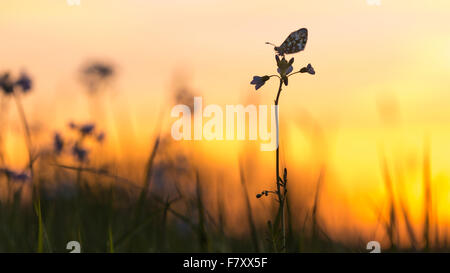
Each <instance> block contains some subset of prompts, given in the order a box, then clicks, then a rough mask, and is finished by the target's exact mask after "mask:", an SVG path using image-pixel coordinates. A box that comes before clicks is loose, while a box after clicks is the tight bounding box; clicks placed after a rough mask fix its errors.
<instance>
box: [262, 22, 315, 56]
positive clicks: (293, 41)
mask: <svg viewBox="0 0 450 273" xmlns="http://www.w3.org/2000/svg"><path fill="white" fill-rule="evenodd" d="M307 40H308V30H307V29H306V28H301V29H299V30H297V31H294V32H292V33H291V34H289V36H288V37H287V38H286V40H284V42H283V43H282V44H281V45H280V46H276V45H274V44H272V43H269V42H266V44H269V45H273V46H274V47H275V48H274V49H275V51H276V52H277V54H278V55H280V56H284V54H293V53H297V52H300V51H302V50H303V49H305V45H306V41H307Z"/></svg>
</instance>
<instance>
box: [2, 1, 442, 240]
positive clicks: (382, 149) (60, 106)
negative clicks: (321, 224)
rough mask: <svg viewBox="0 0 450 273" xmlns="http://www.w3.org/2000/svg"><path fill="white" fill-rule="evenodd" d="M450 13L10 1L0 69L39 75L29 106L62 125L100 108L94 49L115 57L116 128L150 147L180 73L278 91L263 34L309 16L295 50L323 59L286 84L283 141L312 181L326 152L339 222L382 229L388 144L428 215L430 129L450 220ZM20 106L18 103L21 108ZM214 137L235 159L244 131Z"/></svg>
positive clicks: (251, 96)
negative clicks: (425, 169)
mask: <svg viewBox="0 0 450 273" xmlns="http://www.w3.org/2000/svg"><path fill="white" fill-rule="evenodd" d="M449 14H450V1H448V0H433V1H421V0H381V5H379V6H378V5H370V4H368V2H367V1H366V0H342V1H334V0H328V1H323V0H318V1H303V0H295V1H291V0H285V1H281V2H280V1H266V0H259V1H237V0H226V1H225V0H223V1H213V0H189V1H187V0H178V1H172V0H168V1H153V0H126V1H125V0H122V1H120V0H81V3H80V5H79V6H69V5H68V4H67V2H66V0H39V1H35V0H14V1H1V2H0V33H1V34H2V35H1V37H2V38H1V41H0V72H3V71H11V72H13V73H15V74H18V73H19V72H20V71H22V70H24V71H26V72H28V73H29V74H30V75H31V76H32V77H33V79H34V83H35V88H34V90H33V92H32V93H31V94H29V95H27V96H26V98H24V103H25V105H26V111H27V114H28V115H29V117H30V121H31V122H32V123H34V124H39V125H40V126H41V127H43V129H44V130H45V131H46V132H47V136H49V135H50V134H51V133H52V132H53V131H54V130H62V129H64V128H65V125H66V124H67V122H68V121H70V120H77V121H80V122H82V121H86V120H89V119H90V118H91V117H90V112H89V111H90V110H89V103H88V102H87V99H86V93H85V91H84V90H83V86H82V85H81V84H80V83H79V77H78V73H79V70H80V68H81V67H82V65H83V64H85V63H86V61H89V60H107V61H110V62H111V63H113V64H114V65H115V66H116V67H117V70H118V72H117V77H116V78H115V80H114V82H113V84H112V85H111V87H109V89H110V90H109V94H108V95H107V96H106V97H107V98H106V99H105V100H106V101H107V102H106V103H105V105H106V106H105V109H107V110H106V111H110V114H111V115H114V116H115V117H116V119H117V124H116V126H117V127H118V128H124V129H122V130H121V129H118V130H117V131H118V133H117V134H118V135H122V138H121V139H122V140H121V141H122V142H123V143H122V144H121V145H122V149H124V148H123V147H133V150H139V151H145V153H143V154H142V155H139V153H138V152H137V155H136V156H138V157H139V156H142V157H144V158H145V156H146V155H147V154H146V152H147V151H148V149H149V147H150V145H151V142H150V141H149V139H151V135H152V133H153V132H154V130H155V127H156V121H157V120H158V119H159V118H160V113H161V112H162V113H165V114H166V117H165V120H166V122H165V123H164V125H163V126H164V128H165V129H167V130H168V129H170V122H171V120H170V118H169V117H168V116H167V115H168V114H167V113H169V111H170V108H171V107H172V105H173V100H172V93H171V90H172V89H173V88H174V84H176V83H174V82H176V81H177V80H179V79H180V78H181V79H183V84H185V85H187V86H189V88H191V89H192V90H193V92H194V93H195V94H196V95H201V96H203V99H204V103H207V104H219V105H226V104H249V103H259V104H271V103H272V101H273V99H274V96H275V92H276V88H277V83H276V82H275V81H273V82H270V83H268V84H266V85H265V86H264V87H262V88H261V89H259V90H258V91H255V90H254V88H253V86H251V85H250V84H249V83H250V81H251V79H252V76H253V75H261V76H262V75H265V74H273V73H276V65H275V58H274V51H273V47H272V46H269V45H265V44H264V43H265V42H267V41H269V42H272V43H275V44H281V43H282V41H283V40H284V39H285V38H286V37H287V35H288V34H289V33H290V32H292V31H294V30H297V29H299V28H301V27H306V28H308V30H309V37H308V42H307V45H306V48H305V50H304V51H302V52H300V53H297V54H294V55H292V56H293V57H294V58H295V62H294V68H295V69H299V68H301V67H303V66H305V65H307V64H308V63H311V64H312V65H313V66H314V68H315V70H316V75H314V76H311V75H305V74H301V75H299V76H298V77H293V78H291V79H290V81H289V86H288V87H286V88H285V90H284V93H283V94H282V97H281V100H280V104H281V107H280V115H281V119H282V130H284V131H283V132H285V135H283V136H282V138H281V141H282V144H281V147H282V151H283V154H284V158H285V159H284V160H285V163H286V165H287V166H288V167H289V166H290V167H291V168H292V169H296V171H298V172H299V173H300V174H301V175H300V174H299V176H298V177H303V178H305V179H306V181H311V183H312V182H314V183H315V181H316V180H317V177H318V175H319V173H320V169H321V167H322V166H326V184H325V185H326V186H325V188H324V192H323V202H324V203H323V208H322V212H321V213H322V215H323V217H324V221H325V222H326V223H327V225H329V227H333V228H335V230H337V231H336V232H337V233H338V231H339V230H340V229H339V228H342V227H345V226H347V225H349V224H348V223H343V221H342V219H343V218H342V217H349V218H351V219H352V220H353V221H351V223H352V224H354V225H355V226H358V227H364V228H365V230H367V232H369V233H370V232H372V231H373V223H374V222H376V213H375V212H374V207H373V204H375V203H376V204H377V206H379V207H383V201H382V200H383V197H384V196H385V189H384V184H383V176H382V169H381V167H380V157H381V155H382V153H384V154H385V155H386V157H387V158H388V162H389V164H390V166H391V169H392V171H393V172H395V171H399V170H402V171H401V172H402V173H403V178H404V180H405V185H404V189H403V193H404V195H405V196H406V197H405V198H406V199H407V202H408V204H409V205H410V209H411V214H412V217H413V219H414V221H416V222H417V223H419V222H420V220H421V217H422V216H421V215H422V207H421V206H422V177H423V174H422V164H423V162H422V161H423V150H424V142H425V139H426V137H429V141H430V147H431V165H432V181H433V183H434V185H435V188H434V190H435V194H436V196H437V197H436V198H437V200H438V201H436V204H435V205H436V210H437V211H438V215H439V221H440V222H442V223H443V224H445V225H447V224H450V209H448V202H449V201H450V195H449V194H450V161H449V159H448V157H449V154H450V141H449V139H450V127H449V125H450V108H449V106H448V105H449V102H450V92H449V91H450V77H449V71H450V35H449V33H450V16H449ZM111 109H113V110H111ZM15 115H16V113H15V111H13V110H12V109H11V110H10V119H11V120H14V119H16V118H17V117H16V116H15ZM9 127H10V128H13V129H14V126H13V125H9ZM109 129H111V128H109ZM19 133H20V132H19ZM19 133H17V132H16V131H15V130H11V132H10V133H8V137H7V143H8V147H7V149H8V155H9V160H10V162H11V164H12V165H16V166H20V165H21V164H23V162H24V161H23V160H26V156H24V153H25V150H24V149H25V148H23V140H20V139H18V138H16V137H15V136H16V134H19ZM44 135H45V134H44ZM112 143H113V142H112ZM111 145H113V144H111ZM205 145H206V147H209V145H214V147H216V148H215V153H216V154H215V155H212V154H211V153H208V152H205V153H206V154H207V155H206V156H205V157H208V156H211V158H213V162H216V161H217V162H218V165H222V167H221V168H224V169H226V168H225V167H223V166H229V168H233V169H235V168H236V166H237V164H236V161H237V159H238V157H239V154H240V152H239V151H238V147H240V144H230V143H221V142H214V143H206V144H205ZM230 146H231V147H233V148H231V149H230V148H229V147H230ZM20 147H22V148H20ZM134 148H135V149H134ZM239 149H240V148H239ZM15 151H23V152H22V154H21V152H15ZM205 151H211V150H210V149H207V148H205ZM217 155H223V156H222V157H220V156H217ZM255 156H261V157H263V158H271V157H272V154H264V153H262V152H258V153H257V154H256V155H255ZM218 158H219V159H218ZM219 163H220V164H219ZM269 164H271V163H270V161H269ZM270 166H272V165H270ZM227 168H228V167H227ZM268 170H269V171H268V173H269V174H270V175H272V170H271V169H270V167H269V168H268ZM399 172H400V171H399ZM393 176H394V177H395V176H396V175H395V174H393ZM397 178H398V177H397ZM394 180H396V178H394ZM397 182H398V181H397ZM397 182H396V183H397ZM269 183H270V182H269ZM292 183H295V182H292ZM259 188H260V187H259V186H255V187H254V188H252V190H253V191H255V192H257V190H258V189H259ZM312 188H313V186H312ZM299 191H300V189H299ZM312 192H313V191H312ZM252 193H253V192H252ZM294 193H295V191H294ZM252 201H253V200H252ZM254 201H255V202H256V200H254ZM339 219H341V220H339ZM446 228H448V226H447V227H446Z"/></svg>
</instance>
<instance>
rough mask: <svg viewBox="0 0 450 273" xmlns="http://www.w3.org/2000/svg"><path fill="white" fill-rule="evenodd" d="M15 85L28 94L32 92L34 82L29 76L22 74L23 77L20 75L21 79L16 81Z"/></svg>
mask: <svg viewBox="0 0 450 273" xmlns="http://www.w3.org/2000/svg"><path fill="white" fill-rule="evenodd" d="M15 85H17V86H20V87H21V88H22V91H23V92H24V93H27V92H28V91H30V90H31V87H32V81H31V79H30V77H29V76H28V75H27V74H25V73H22V75H20V78H19V79H18V80H17V81H16V83H15Z"/></svg>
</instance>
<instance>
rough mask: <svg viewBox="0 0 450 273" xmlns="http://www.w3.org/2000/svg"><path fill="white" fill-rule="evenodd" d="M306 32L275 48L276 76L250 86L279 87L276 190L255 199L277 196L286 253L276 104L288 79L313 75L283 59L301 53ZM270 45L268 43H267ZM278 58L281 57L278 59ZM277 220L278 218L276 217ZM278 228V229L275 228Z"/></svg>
mask: <svg viewBox="0 0 450 273" xmlns="http://www.w3.org/2000/svg"><path fill="white" fill-rule="evenodd" d="M307 33H308V32H307V30H306V29H305V28H302V29H300V30H298V31H295V32H292V33H291V34H290V35H289V36H288V38H287V39H286V40H285V42H283V44H282V45H281V46H280V47H275V51H276V53H277V54H276V55H275V60H276V63H277V72H278V74H274V75H265V76H254V77H253V80H252V81H251V82H250V84H252V85H255V90H258V89H259V88H261V87H262V86H263V85H264V84H265V83H266V82H267V81H268V80H270V79H271V78H278V80H279V86H278V92H277V95H276V98H275V107H276V111H275V120H276V132H277V133H276V139H277V142H276V143H277V149H276V152H275V170H276V177H275V181H276V190H275V191H269V190H264V191H262V192H261V193H259V194H257V195H256V198H261V197H263V196H268V195H269V194H275V195H276V196H277V201H278V205H279V211H278V213H279V214H278V215H279V216H281V232H282V247H281V249H282V250H283V251H286V224H285V216H284V211H285V208H284V207H285V203H286V197H287V169H286V168H285V169H284V172H283V178H281V177H280V149H279V120H278V103H279V99H280V95H281V91H282V88H283V85H285V86H287V85H288V83H289V81H288V79H289V77H290V76H292V75H295V74H298V73H308V74H311V75H314V74H315V73H316V72H315V70H314V68H313V67H312V65H311V64H308V65H307V66H305V67H302V68H301V69H300V70H297V71H295V72H293V71H294V67H293V64H294V58H291V59H290V60H289V61H288V60H286V58H285V57H284V55H285V54H292V53H296V52H299V51H302V50H303V49H304V48H305V44H306V40H307ZM269 44H270V43H269ZM280 56H281V57H282V58H281V59H280ZM277 218H278V217H277ZM277 228H278V227H277Z"/></svg>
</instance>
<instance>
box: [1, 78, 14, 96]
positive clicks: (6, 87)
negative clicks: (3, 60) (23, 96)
mask: <svg viewBox="0 0 450 273" xmlns="http://www.w3.org/2000/svg"><path fill="white" fill-rule="evenodd" d="M0 88H1V89H2V90H3V92H4V93H5V94H6V95H10V94H12V93H13V92H14V84H13V83H12V82H11V79H10V77H9V73H5V74H3V75H2V76H0Z"/></svg>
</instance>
